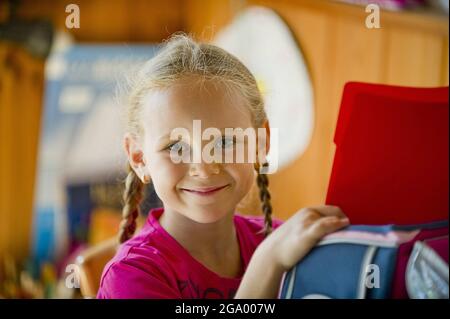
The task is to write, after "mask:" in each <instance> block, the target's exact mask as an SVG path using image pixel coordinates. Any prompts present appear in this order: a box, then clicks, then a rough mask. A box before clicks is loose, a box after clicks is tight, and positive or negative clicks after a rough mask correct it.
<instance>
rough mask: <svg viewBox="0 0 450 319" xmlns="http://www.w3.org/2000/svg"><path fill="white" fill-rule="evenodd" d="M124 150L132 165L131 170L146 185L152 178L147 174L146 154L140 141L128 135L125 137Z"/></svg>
mask: <svg viewBox="0 0 450 319" xmlns="http://www.w3.org/2000/svg"><path fill="white" fill-rule="evenodd" d="M123 141H124V148H125V152H126V154H127V157H128V162H129V163H130V166H131V169H133V170H134V172H135V173H136V175H137V176H138V177H139V178H140V179H141V181H142V182H143V183H144V184H146V183H148V180H149V178H150V176H149V175H148V172H147V166H146V165H145V160H144V152H143V150H142V147H141V145H140V143H139V142H138V140H137V139H136V138H135V136H134V135H132V134H131V133H126V134H125V136H124V139H123Z"/></svg>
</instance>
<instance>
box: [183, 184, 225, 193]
mask: <svg viewBox="0 0 450 319" xmlns="http://www.w3.org/2000/svg"><path fill="white" fill-rule="evenodd" d="M228 185H229V184H227V185H224V186H214V187H199V188H181V190H183V191H186V192H189V193H192V194H196V195H200V196H210V195H212V194H215V193H217V192H219V191H220V190H222V189H224V188H225V187H227V186H228Z"/></svg>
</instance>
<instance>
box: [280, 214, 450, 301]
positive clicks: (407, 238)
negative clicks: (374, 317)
mask: <svg viewBox="0 0 450 319" xmlns="http://www.w3.org/2000/svg"><path fill="white" fill-rule="evenodd" d="M448 272H449V269H448V220H445V221H441V222H432V223H427V224H421V225H409V226H405V225H402V226H395V225H385V226H349V227H347V228H346V229H345V230H342V231H339V232H336V233H333V234H331V235H328V236H326V237H324V239H323V240H322V241H321V242H320V243H319V244H318V245H317V246H316V247H315V248H314V249H313V250H312V251H311V252H310V253H309V254H308V255H306V256H305V257H304V258H303V259H302V260H301V261H300V262H299V263H298V264H297V265H296V266H295V267H294V268H293V269H291V270H290V271H288V272H287V273H285V275H284V278H283V281H282V285H281V290H280V295H279V298H281V299H311V298H313V299H323V298H325V299H329V298H331V299H386V298H423V299H426V298H448V297H449V293H448V280H449V273H448Z"/></svg>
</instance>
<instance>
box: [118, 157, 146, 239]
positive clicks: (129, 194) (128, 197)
mask: <svg viewBox="0 0 450 319" xmlns="http://www.w3.org/2000/svg"><path fill="white" fill-rule="evenodd" d="M143 189H144V184H143V183H142V181H141V180H140V179H139V177H138V176H137V175H136V173H135V172H134V170H133V169H132V168H131V167H130V165H128V175H127V178H126V180H125V190H124V192H123V200H124V206H123V209H122V222H121V223H120V229H119V243H123V242H125V241H127V240H128V239H130V238H131V237H132V236H133V234H134V232H135V231H136V219H137V218H138V216H139V212H140V208H139V204H140V202H141V201H142V197H143V195H142V194H143Z"/></svg>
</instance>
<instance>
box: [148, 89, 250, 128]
mask: <svg viewBox="0 0 450 319" xmlns="http://www.w3.org/2000/svg"><path fill="white" fill-rule="evenodd" d="M142 107H143V108H142V119H143V123H142V124H143V125H144V130H146V131H148V133H151V135H154V134H156V133H161V132H162V131H163V130H164V131H166V130H168V129H169V130H170V129H174V128H179V127H183V128H187V129H190V128H191V127H192V126H193V121H194V120H200V121H201V125H202V128H203V129H205V128H208V127H216V128H219V129H224V128H227V127H230V128H236V127H241V128H248V127H252V115H251V112H250V107H249V106H248V101H246V100H245V98H244V97H243V96H242V94H239V93H238V92H237V91H235V90H230V89H228V88H227V87H226V86H225V85H222V84H220V83H214V82H212V81H205V82H202V83H195V82H194V83H192V84H191V85H189V84H188V83H183V84H181V85H180V84H179V85H174V86H172V87H170V88H168V89H164V90H151V91H149V92H148V93H147V94H146V95H145V96H144V98H143V100H142Z"/></svg>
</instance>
